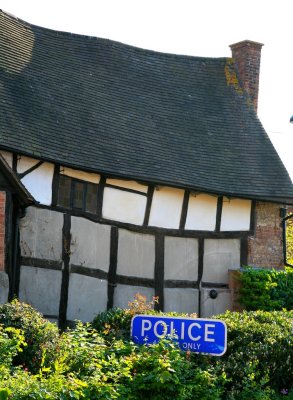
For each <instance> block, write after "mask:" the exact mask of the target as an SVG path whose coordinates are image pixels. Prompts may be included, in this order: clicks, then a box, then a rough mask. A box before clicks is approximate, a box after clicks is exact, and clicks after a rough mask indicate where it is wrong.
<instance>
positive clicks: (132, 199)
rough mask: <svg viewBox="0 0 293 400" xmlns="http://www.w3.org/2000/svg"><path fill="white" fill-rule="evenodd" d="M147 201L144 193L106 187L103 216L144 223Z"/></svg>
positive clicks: (137, 223) (139, 223)
mask: <svg viewBox="0 0 293 400" xmlns="http://www.w3.org/2000/svg"><path fill="white" fill-rule="evenodd" d="M146 202H147V198H146V196H144V195H140V194H136V193H132V192H126V191H123V190H119V189H114V188H109V187H105V189H104V198H103V218H107V219H110V220H115V221H120V222H126V223H130V224H135V225H142V223H143V220H144V214H145V208H146Z"/></svg>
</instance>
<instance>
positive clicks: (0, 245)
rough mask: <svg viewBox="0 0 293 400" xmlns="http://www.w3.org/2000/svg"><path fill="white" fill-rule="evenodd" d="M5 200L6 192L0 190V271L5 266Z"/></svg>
mask: <svg viewBox="0 0 293 400" xmlns="http://www.w3.org/2000/svg"><path fill="white" fill-rule="evenodd" d="M5 202H6V193H5V192H0V271H4V267H5Z"/></svg>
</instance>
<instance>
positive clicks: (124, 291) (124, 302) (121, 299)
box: [114, 285, 155, 308]
mask: <svg viewBox="0 0 293 400" xmlns="http://www.w3.org/2000/svg"><path fill="white" fill-rule="evenodd" d="M137 293H139V294H141V295H143V296H146V298H147V301H152V299H153V296H154V295H155V293H154V289H152V288H146V287H142V286H130V285H117V287H116V288H115V292H114V307H120V308H129V307H128V302H129V301H133V300H134V296H135V295H136V294H137Z"/></svg>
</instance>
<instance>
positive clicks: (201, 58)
mask: <svg viewBox="0 0 293 400" xmlns="http://www.w3.org/2000/svg"><path fill="white" fill-rule="evenodd" d="M0 14H2V15H4V16H6V17H9V18H11V19H13V20H14V21H16V22H19V23H20V24H21V25H23V26H25V27H27V28H30V27H34V28H36V29H38V30H43V31H46V32H47V33H49V34H54V35H62V36H68V37H70V36H74V37H79V38H87V39H89V40H95V41H97V42H104V43H108V44H109V45H112V46H115V47H117V48H118V47H124V48H126V47H127V48H128V49H129V50H133V51H138V52H140V53H148V54H154V55H156V56H160V57H166V58H178V59H190V60H192V61H198V62H203V61H204V62H207V63H209V62H213V63H215V62H217V61H218V62H219V63H225V62H226V61H227V60H228V59H230V58H231V57H205V56H194V55H189V54H177V53H169V52H163V51H157V50H152V49H146V48H143V47H138V46H134V45H131V44H128V43H123V42H119V41H118V40H113V39H109V38H103V37H98V36H91V35H85V34H80V33H75V32H68V31H59V30H56V29H52V28H47V27H43V26H40V25H36V24H32V23H30V22H27V21H25V20H23V19H21V18H18V17H17V16H15V15H13V14H10V13H9V12H7V11H4V10H2V9H0Z"/></svg>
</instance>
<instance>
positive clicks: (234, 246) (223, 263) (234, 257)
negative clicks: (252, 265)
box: [202, 239, 240, 283]
mask: <svg viewBox="0 0 293 400" xmlns="http://www.w3.org/2000/svg"><path fill="white" fill-rule="evenodd" d="M239 268H240V240H239V239H205V241H204V259H203V278H202V280H203V281H204V282H214V283H228V270H229V269H239Z"/></svg>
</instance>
